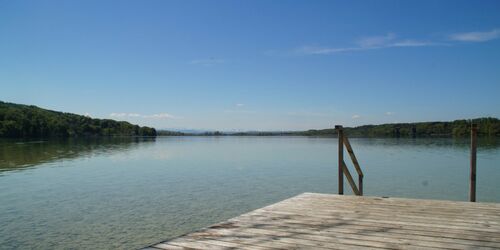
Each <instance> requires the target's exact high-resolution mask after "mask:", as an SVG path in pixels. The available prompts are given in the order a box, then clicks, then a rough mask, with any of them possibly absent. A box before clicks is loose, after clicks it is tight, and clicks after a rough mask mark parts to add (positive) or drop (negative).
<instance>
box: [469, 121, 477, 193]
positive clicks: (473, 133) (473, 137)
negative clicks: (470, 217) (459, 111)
mask: <svg viewBox="0 0 500 250" xmlns="http://www.w3.org/2000/svg"><path fill="white" fill-rule="evenodd" d="M476 153H477V124H472V126H471V130H470V183H469V200H470V201H471V202H475V201H476V159H477V158H476Z"/></svg>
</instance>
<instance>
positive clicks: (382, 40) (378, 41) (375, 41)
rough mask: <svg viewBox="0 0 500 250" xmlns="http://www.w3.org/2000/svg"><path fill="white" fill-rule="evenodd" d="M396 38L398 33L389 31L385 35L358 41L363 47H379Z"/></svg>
mask: <svg viewBox="0 0 500 250" xmlns="http://www.w3.org/2000/svg"><path fill="white" fill-rule="evenodd" d="M394 39H396V34H394V33H387V34H386V35H384V36H372V37H364V38H361V39H358V41H357V42H356V43H357V44H358V45H359V47H361V48H378V47H382V46H385V45H387V44H388V43H390V42H391V41H393V40H394Z"/></svg>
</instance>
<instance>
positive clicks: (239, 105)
mask: <svg viewBox="0 0 500 250" xmlns="http://www.w3.org/2000/svg"><path fill="white" fill-rule="evenodd" d="M243 106H245V104H243V103H236V107H243Z"/></svg>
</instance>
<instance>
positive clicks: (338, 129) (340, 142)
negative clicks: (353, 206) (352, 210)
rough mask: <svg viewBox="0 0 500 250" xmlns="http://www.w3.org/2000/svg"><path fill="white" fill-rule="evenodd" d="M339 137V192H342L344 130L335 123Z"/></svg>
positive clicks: (341, 193)
mask: <svg viewBox="0 0 500 250" xmlns="http://www.w3.org/2000/svg"><path fill="white" fill-rule="evenodd" d="M335 129H336V130H337V132H338V137H339V194H340V195H343V194H344V171H343V170H342V167H343V163H344V131H343V129H342V125H335Z"/></svg>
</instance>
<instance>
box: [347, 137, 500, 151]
mask: <svg viewBox="0 0 500 250" xmlns="http://www.w3.org/2000/svg"><path fill="white" fill-rule="evenodd" d="M349 140H350V141H351V142H352V143H355V144H359V145H363V146H365V145H366V146H382V147H399V148H415V149H418V148H422V147H424V148H426V149H429V148H456V149H460V150H468V149H469V148H470V139H468V138H350V139H349ZM478 148H479V150H486V151H489V150H499V149H500V138H496V137H480V138H478Z"/></svg>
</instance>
